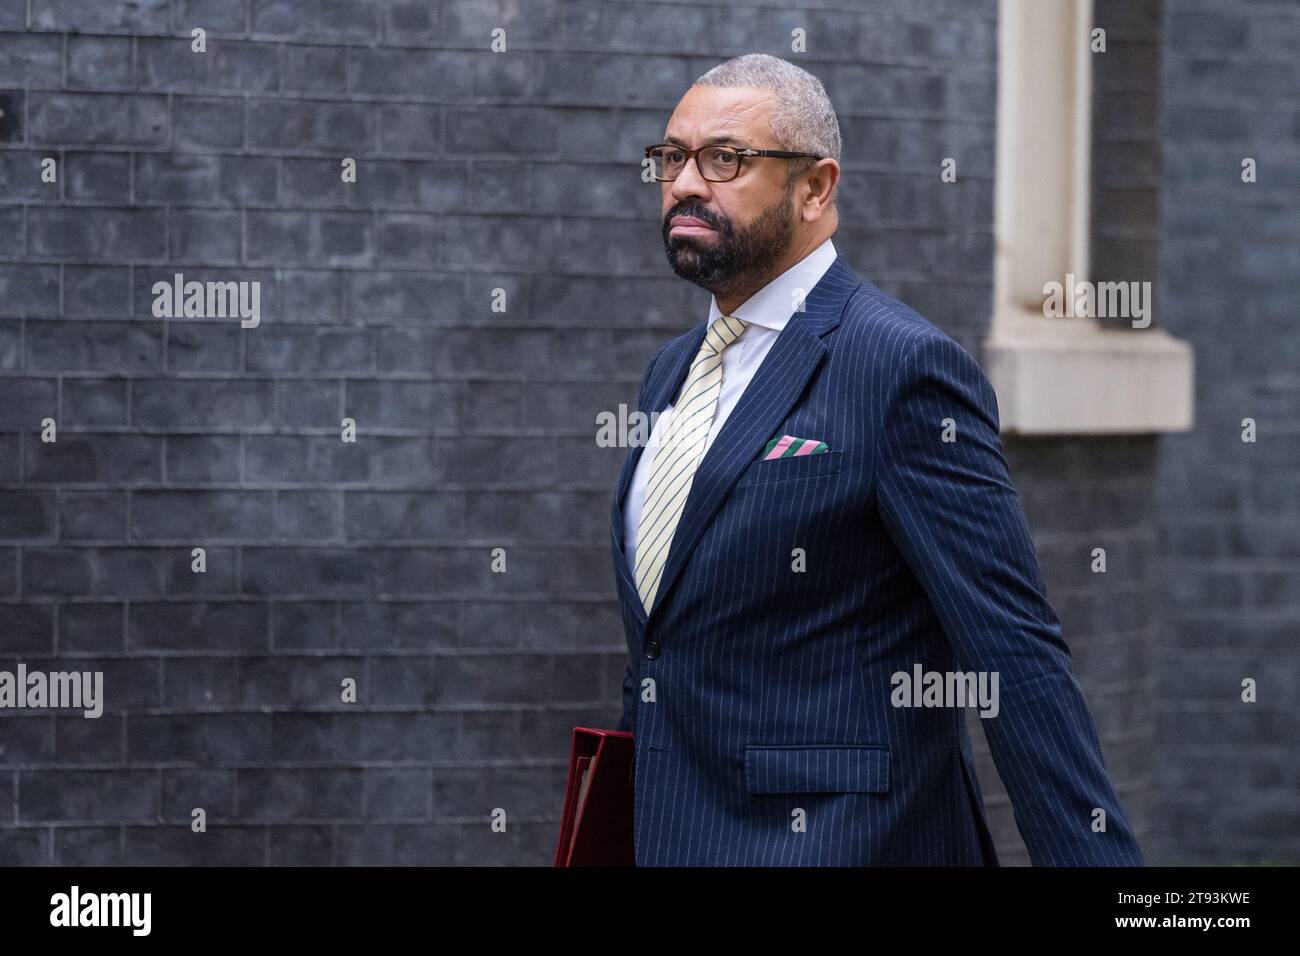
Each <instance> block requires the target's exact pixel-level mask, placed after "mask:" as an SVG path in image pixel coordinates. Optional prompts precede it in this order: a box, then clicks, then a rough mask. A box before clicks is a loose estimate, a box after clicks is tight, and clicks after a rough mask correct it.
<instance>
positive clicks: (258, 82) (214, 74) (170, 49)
mask: <svg viewBox="0 0 1300 956" xmlns="http://www.w3.org/2000/svg"><path fill="white" fill-rule="evenodd" d="M135 78H136V84H137V85H138V86H139V88H140V89H142V90H176V91H187V92H204V93H207V92H216V91H218V90H228V91H245V92H253V93H258V92H266V91H270V90H275V89H278V88H279V85H280V66H279V54H278V51H277V50H276V48H275V47H274V46H272V45H270V44H265V43H247V42H240V41H238V40H223V39H213V38H209V40H208V44H207V50H206V52H203V53H196V52H193V50H192V49H191V46H190V44H189V43H188V42H186V41H183V40H177V39H174V38H171V37H168V38H166V39H163V38H158V39H153V38H149V37H141V38H140V39H138V40H137V41H136V75H135Z"/></svg>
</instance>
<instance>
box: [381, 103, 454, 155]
mask: <svg viewBox="0 0 1300 956" xmlns="http://www.w3.org/2000/svg"><path fill="white" fill-rule="evenodd" d="M378 113H379V135H380V148H381V149H383V150H384V152H385V153H421V154H426V155H429V154H436V153H438V152H439V151H441V147H442V135H443V134H442V129H443V122H444V120H443V109H442V107H439V106H432V105H426V104H421V105H419V106H402V105H397V104H393V103H385V104H383V105H381V106H380V107H379V110H378Z"/></svg>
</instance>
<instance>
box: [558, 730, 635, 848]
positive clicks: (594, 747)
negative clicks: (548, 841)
mask: <svg viewBox="0 0 1300 956" xmlns="http://www.w3.org/2000/svg"><path fill="white" fill-rule="evenodd" d="M632 744H633V737H632V734H630V733H628V732H627V731H625V730H593V729H592V728H590V727H574V728H573V748H572V750H571V751H570V753H569V780H568V783H567V784H566V785H565V788H564V816H563V817H562V818H561V820H560V839H559V841H558V842H557V843H556V846H555V865H556V866H635V865H636V854H635V852H634V850H633V844H632V811H633V803H632V799H633V798H632V794H633V790H632V769H633V761H634V759H635V750H634V748H633V745H632Z"/></svg>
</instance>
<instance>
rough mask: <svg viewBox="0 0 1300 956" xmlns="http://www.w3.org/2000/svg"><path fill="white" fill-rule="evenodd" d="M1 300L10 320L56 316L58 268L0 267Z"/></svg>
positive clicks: (24, 265)
mask: <svg viewBox="0 0 1300 956" xmlns="http://www.w3.org/2000/svg"><path fill="white" fill-rule="evenodd" d="M71 272H72V270H69V274H71ZM0 297H3V299H4V302H5V312H6V314H8V315H11V316H23V315H41V316H51V315H57V314H58V308H59V269H58V266H49V265H37V264H30V265H29V264H22V265H17V264H8V263H0Z"/></svg>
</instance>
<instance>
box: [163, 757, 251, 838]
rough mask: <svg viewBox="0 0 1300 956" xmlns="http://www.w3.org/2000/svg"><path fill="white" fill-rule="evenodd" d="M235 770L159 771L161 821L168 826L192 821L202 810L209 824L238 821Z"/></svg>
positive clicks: (187, 824) (213, 825) (213, 826)
mask: <svg viewBox="0 0 1300 956" xmlns="http://www.w3.org/2000/svg"><path fill="white" fill-rule="evenodd" d="M236 806H237V804H236V801H235V771H234V770H185V769H169V770H164V771H163V772H162V807H161V810H162V819H163V820H165V821H166V822H168V823H183V824H184V825H185V826H189V825H190V823H191V822H193V819H194V817H193V812H194V810H195V809H196V808H201V809H202V810H203V811H204V812H205V813H206V814H207V819H208V825H209V826H210V827H212V828H213V829H215V828H216V826H215V825H216V824H220V823H224V822H225V821H227V820H233V819H237V817H238V814H237V812H236Z"/></svg>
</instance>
